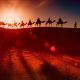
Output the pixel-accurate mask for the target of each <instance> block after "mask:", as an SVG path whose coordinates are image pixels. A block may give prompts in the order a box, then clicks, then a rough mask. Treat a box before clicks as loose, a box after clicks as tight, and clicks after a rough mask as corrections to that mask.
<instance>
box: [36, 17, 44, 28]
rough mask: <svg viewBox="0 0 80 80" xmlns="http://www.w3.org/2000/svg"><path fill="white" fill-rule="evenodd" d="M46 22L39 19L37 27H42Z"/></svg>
mask: <svg viewBox="0 0 80 80" xmlns="http://www.w3.org/2000/svg"><path fill="white" fill-rule="evenodd" d="M44 22H45V21H41V20H40V18H38V19H37V21H36V23H35V26H37V27H41V24H42V23H44Z"/></svg>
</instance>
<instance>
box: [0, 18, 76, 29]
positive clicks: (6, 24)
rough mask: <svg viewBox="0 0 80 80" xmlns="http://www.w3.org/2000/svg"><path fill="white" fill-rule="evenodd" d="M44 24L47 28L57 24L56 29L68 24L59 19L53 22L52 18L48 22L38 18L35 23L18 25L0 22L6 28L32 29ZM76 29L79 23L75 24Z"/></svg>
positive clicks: (0, 25)
mask: <svg viewBox="0 0 80 80" xmlns="http://www.w3.org/2000/svg"><path fill="white" fill-rule="evenodd" d="M43 23H44V25H45V27H47V26H48V27H52V25H53V23H56V27H61V28H62V27H63V25H64V24H66V23H68V22H67V21H63V20H62V19H61V18H59V19H58V21H56V20H51V18H48V20H46V21H45V20H44V21H42V20H41V19H40V18H38V19H37V20H36V21H35V22H34V21H33V22H32V21H31V20H29V21H28V22H24V21H21V22H20V23H17V22H16V21H14V23H13V24H12V23H5V22H0V27H3V28H5V26H7V27H8V28H14V27H15V28H29V27H32V26H33V25H34V26H35V27H41V26H42V24H43ZM74 28H77V23H76V22H75V24H74Z"/></svg>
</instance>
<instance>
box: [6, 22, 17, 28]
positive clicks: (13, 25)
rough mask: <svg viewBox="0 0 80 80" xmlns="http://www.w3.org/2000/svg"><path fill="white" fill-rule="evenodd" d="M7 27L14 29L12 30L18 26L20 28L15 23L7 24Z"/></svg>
mask: <svg viewBox="0 0 80 80" xmlns="http://www.w3.org/2000/svg"><path fill="white" fill-rule="evenodd" d="M7 25H8V27H10V28H11V27H12V28H14V27H16V28H17V26H18V24H17V22H14V23H7Z"/></svg>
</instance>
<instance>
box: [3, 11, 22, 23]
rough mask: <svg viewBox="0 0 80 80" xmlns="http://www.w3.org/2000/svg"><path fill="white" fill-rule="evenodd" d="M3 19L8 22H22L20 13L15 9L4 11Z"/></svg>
mask: <svg viewBox="0 0 80 80" xmlns="http://www.w3.org/2000/svg"><path fill="white" fill-rule="evenodd" d="M2 21H3V22H6V23H14V21H16V22H20V21H21V19H20V15H19V13H17V12H15V11H14V10H10V11H5V12H4V13H3V15H2Z"/></svg>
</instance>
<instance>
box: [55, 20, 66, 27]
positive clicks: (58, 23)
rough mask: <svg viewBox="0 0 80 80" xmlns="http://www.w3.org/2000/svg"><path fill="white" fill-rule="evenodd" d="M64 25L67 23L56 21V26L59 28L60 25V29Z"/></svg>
mask: <svg viewBox="0 0 80 80" xmlns="http://www.w3.org/2000/svg"><path fill="white" fill-rule="evenodd" d="M66 23H67V21H64V22H63V21H62V22H59V21H58V22H57V24H56V26H59V25H60V24H61V27H63V24H66Z"/></svg>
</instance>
